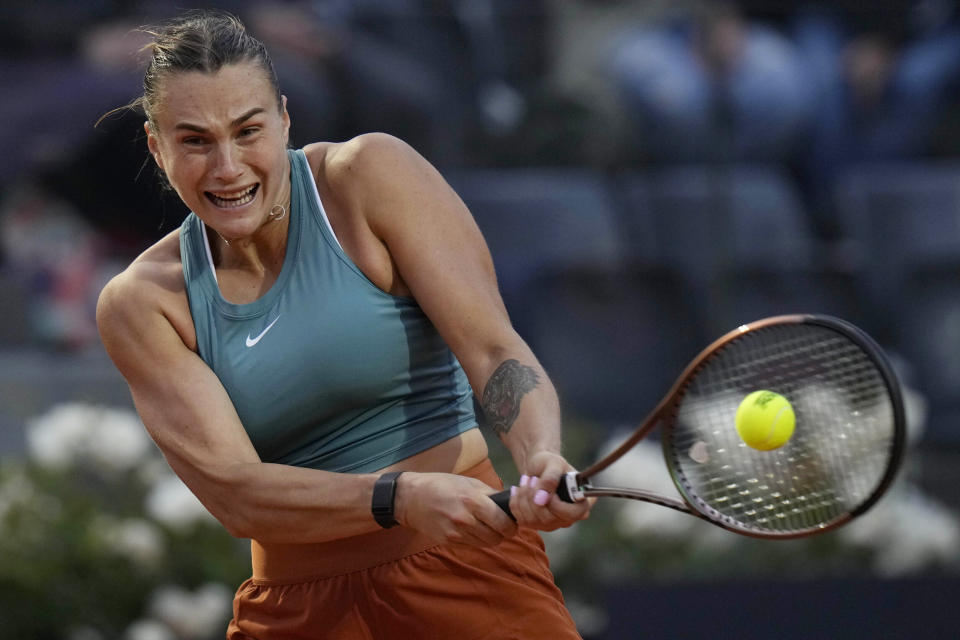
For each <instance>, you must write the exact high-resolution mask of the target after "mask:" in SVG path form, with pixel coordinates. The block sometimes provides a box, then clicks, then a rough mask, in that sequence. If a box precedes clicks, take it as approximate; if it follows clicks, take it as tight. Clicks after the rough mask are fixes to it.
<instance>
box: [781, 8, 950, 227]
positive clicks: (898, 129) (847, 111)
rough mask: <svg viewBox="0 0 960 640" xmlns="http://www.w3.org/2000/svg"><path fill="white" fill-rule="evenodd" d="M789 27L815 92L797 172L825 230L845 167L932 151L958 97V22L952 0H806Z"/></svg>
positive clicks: (808, 80) (810, 84) (829, 223)
mask: <svg viewBox="0 0 960 640" xmlns="http://www.w3.org/2000/svg"><path fill="white" fill-rule="evenodd" d="M793 27H794V33H795V40H796V42H797V45H798V47H799V50H800V54H801V58H802V59H803V60H804V62H805V66H806V70H805V75H806V81H805V85H806V86H807V87H808V90H809V91H810V92H811V94H812V95H813V97H814V101H813V105H814V112H813V118H812V120H811V135H810V137H809V145H808V146H807V148H806V152H805V154H804V156H803V174H804V179H805V181H806V183H807V184H806V187H807V188H806V191H807V192H808V194H809V196H810V207H811V209H812V210H813V212H814V214H815V215H816V216H817V218H818V220H819V223H820V227H821V228H822V231H823V233H825V234H828V235H829V234H833V233H834V232H835V231H834V230H833V229H832V223H831V218H832V215H831V212H830V201H831V194H832V191H833V188H834V185H835V180H836V179H837V178H838V177H839V176H841V175H842V173H843V171H844V170H845V169H846V168H848V167H850V166H851V165H853V164H855V163H862V162H875V161H896V160H904V159H914V158H918V157H921V156H923V155H925V154H927V153H928V152H929V151H930V150H931V142H932V140H931V139H932V136H933V134H934V132H935V131H936V130H937V127H938V126H939V124H940V123H941V121H942V119H943V118H944V115H945V112H946V109H947V107H948V106H949V105H950V104H951V103H952V101H954V100H956V98H957V84H958V80H960V23H958V12H957V7H956V3H955V2H952V1H950V2H948V1H943V0H920V1H915V0H908V1H900V2H897V1H890V2H884V3H879V4H877V5H870V6H869V7H868V8H865V7H864V6H863V5H862V4H861V3H854V2H828V3H816V4H814V5H812V6H811V5H809V4H808V5H805V7H804V8H803V9H802V10H801V11H799V12H798V13H797V15H796V16H795V18H794V21H793Z"/></svg>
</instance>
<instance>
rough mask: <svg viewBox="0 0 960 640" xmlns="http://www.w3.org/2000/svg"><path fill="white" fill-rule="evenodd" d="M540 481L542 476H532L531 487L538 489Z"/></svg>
mask: <svg viewBox="0 0 960 640" xmlns="http://www.w3.org/2000/svg"><path fill="white" fill-rule="evenodd" d="M539 483H540V478H538V477H537V476H533V477H532V478H530V488H531V489H536V488H537V484H539Z"/></svg>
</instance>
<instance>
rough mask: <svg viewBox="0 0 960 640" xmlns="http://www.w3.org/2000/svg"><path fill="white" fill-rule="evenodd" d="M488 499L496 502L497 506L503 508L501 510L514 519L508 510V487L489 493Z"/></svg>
mask: <svg viewBox="0 0 960 640" xmlns="http://www.w3.org/2000/svg"><path fill="white" fill-rule="evenodd" d="M490 499H491V500H493V501H494V502H496V503H497V506H498V507H500V508H501V509H503V512H504V513H505V514H507V515H508V516H510V519H511V520H516V518H515V517H514V516H513V513H512V512H511V511H510V489H504V490H503V491H498V492H497V493H492V494H490Z"/></svg>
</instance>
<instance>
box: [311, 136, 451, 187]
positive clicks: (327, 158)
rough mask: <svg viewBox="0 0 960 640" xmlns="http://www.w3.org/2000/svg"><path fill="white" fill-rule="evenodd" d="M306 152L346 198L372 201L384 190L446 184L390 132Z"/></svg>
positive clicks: (323, 176) (318, 146)
mask: <svg viewBox="0 0 960 640" xmlns="http://www.w3.org/2000/svg"><path fill="white" fill-rule="evenodd" d="M304 151H305V152H306V153H307V157H308V158H310V163H311V166H312V167H313V169H314V173H315V175H316V176H317V178H318V180H322V181H324V182H325V183H326V186H328V187H329V188H330V189H331V190H332V191H333V192H335V193H336V194H337V195H338V196H341V197H345V198H346V199H351V196H355V197H358V198H365V199H368V198H370V197H371V196H376V195H377V194H379V193H380V192H381V191H382V190H386V191H390V190H391V189H410V188H415V187H416V186H417V185H424V184H430V183H431V182H437V181H442V179H441V178H440V176H439V174H438V173H437V172H436V170H435V169H434V168H433V167H432V166H431V165H430V163H429V162H428V161H427V160H426V159H425V158H424V157H423V156H421V155H420V154H419V153H418V152H417V151H416V150H415V149H414V148H413V147H411V146H410V145H409V144H407V143H406V142H404V141H403V140H401V139H400V138H397V137H395V136H392V135H389V134H386V133H366V134H363V135H360V136H357V137H355V138H352V139H350V140H347V141H346V142H340V143H318V144H316V145H310V146H308V147H306V148H305V149H304Z"/></svg>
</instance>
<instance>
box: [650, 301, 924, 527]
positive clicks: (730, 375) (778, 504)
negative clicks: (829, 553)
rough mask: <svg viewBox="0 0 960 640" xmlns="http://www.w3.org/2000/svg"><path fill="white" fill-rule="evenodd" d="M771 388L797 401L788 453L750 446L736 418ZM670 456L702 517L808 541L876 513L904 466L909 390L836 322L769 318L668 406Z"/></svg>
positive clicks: (727, 342) (864, 340)
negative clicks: (750, 397) (748, 399)
mask: <svg viewBox="0 0 960 640" xmlns="http://www.w3.org/2000/svg"><path fill="white" fill-rule="evenodd" d="M759 389H767V390H771V391H775V392H777V393H779V394H781V395H783V396H785V397H786V398H787V400H788V401H789V402H790V403H791V405H792V406H793V409H794V413H795V415H796V428H795V430H794V434H793V436H792V437H791V439H790V440H789V441H788V442H787V443H786V444H785V445H783V446H782V447H779V448H777V449H774V450H771V451H759V450H756V449H752V448H750V447H749V446H747V445H746V444H745V443H744V442H743V441H742V440H740V438H739V436H738V434H737V432H736V428H735V414H736V410H737V407H738V406H739V403H740V401H741V400H742V399H743V398H744V397H745V396H746V395H747V394H749V393H750V392H752V391H756V390H759ZM658 411H659V414H658V415H659V417H660V419H661V429H662V445H663V453H664V457H665V458H666V462H667V467H668V469H669V471H670V474H671V476H672V478H673V481H674V483H675V484H676V487H677V489H678V490H679V492H680V494H681V495H682V497H683V499H684V500H685V501H686V503H687V504H688V505H689V506H690V507H691V509H692V510H694V511H695V512H697V513H698V514H699V515H701V516H702V517H704V518H706V519H708V520H710V521H712V522H713V523H715V524H717V525H719V526H721V527H724V528H726V529H729V530H732V531H735V532H737V533H740V534H745V535H750V536H755V537H760V538H796V537H802V536H808V535H813V534H816V533H822V532H824V531H828V530H831V529H834V528H836V527H838V526H840V525H842V524H844V523H846V522H848V521H850V520H851V519H853V518H855V517H857V516H858V515H860V514H862V513H864V512H865V511H867V510H868V509H869V508H870V507H871V506H873V504H875V503H876V501H877V500H878V499H879V498H880V496H881V495H882V494H883V493H884V491H885V490H886V489H887V487H888V486H889V485H890V483H891V482H892V481H893V478H894V476H895V474H896V472H897V469H898V468H899V465H900V461H901V459H902V457H903V451H904V447H905V441H906V420H905V418H904V409H903V401H902V396H901V392H900V385H899V383H898V381H897V379H896V377H895V375H894V372H893V370H892V368H891V367H890V365H889V363H888V361H887V359H886V357H885V356H884V354H883V352H882V350H881V349H880V347H879V346H878V345H877V344H876V343H875V342H874V341H873V340H872V339H871V338H870V337H869V336H868V335H867V334H866V333H864V332H863V331H861V330H860V329H858V328H856V327H855V326H853V325H851V324H850V323H848V322H845V321H843V320H839V319H837V318H832V317H829V316H817V315H792V316H777V317H774V318H767V319H764V320H760V321H757V322H754V323H751V324H748V325H744V326H741V327H739V328H738V329H736V330H734V331H731V332H730V333H728V334H727V335H725V336H723V337H722V338H720V339H719V340H717V341H715V342H714V343H713V344H712V345H710V346H709V347H707V348H706V349H705V350H704V351H703V352H701V354H700V355H699V356H698V357H697V358H696V359H695V360H694V361H693V362H692V363H691V364H690V365H689V366H688V367H687V369H686V370H685V372H684V374H683V375H682V376H681V377H680V378H679V380H678V382H677V383H676V384H675V386H674V388H673V389H672V390H671V393H670V394H669V395H668V396H667V399H666V400H665V402H664V403H663V404H662V405H661V407H659V409H658Z"/></svg>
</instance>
